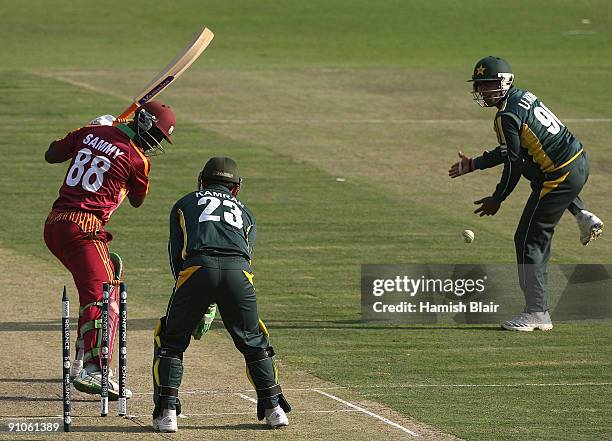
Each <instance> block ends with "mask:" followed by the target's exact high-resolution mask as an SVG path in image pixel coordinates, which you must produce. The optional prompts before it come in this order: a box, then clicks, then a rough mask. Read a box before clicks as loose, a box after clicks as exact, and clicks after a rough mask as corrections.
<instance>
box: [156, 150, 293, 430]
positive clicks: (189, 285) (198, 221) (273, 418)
mask: <svg viewBox="0 0 612 441" xmlns="http://www.w3.org/2000/svg"><path fill="white" fill-rule="evenodd" d="M241 184H242V178H241V177H240V172H239V170H238V165H237V164H236V162H235V161H234V160H233V159H231V158H227V157H215V158H211V159H210V160H209V161H208V162H207V163H206V165H205V166H204V168H203V170H202V171H201V173H200V175H199V178H198V190H197V191H192V192H191V193H188V194H187V195H185V196H184V197H182V198H181V199H179V200H178V201H177V202H176V204H174V207H173V208H172V211H171V212H170V240H169V244H168V253H169V255H170V265H171V269H172V272H173V275H174V278H175V281H176V283H175V286H174V292H173V293H172V296H171V297H170V301H169V302H168V308H167V309H166V315H165V316H164V317H162V318H161V319H160V321H159V323H158V326H157V329H156V330H155V340H154V359H153V369H152V371H153V372H152V373H153V401H154V403H155V409H154V410H153V429H154V430H159V431H161V432H176V431H177V430H178V426H177V415H180V413H181V402H180V400H179V386H180V385H181V380H182V377H183V353H184V352H185V350H186V349H187V347H188V346H189V343H190V340H191V337H192V335H193V337H194V338H196V339H199V338H200V337H201V336H202V333H203V332H205V331H206V330H207V329H208V326H209V325H210V322H211V320H212V317H214V314H215V310H214V306H213V308H212V310H211V306H212V305H213V304H215V303H216V305H217V307H218V308H219V311H220V312H221V315H222V318H223V324H224V325H225V328H226V329H227V331H228V332H229V333H230V336H231V337H232V340H233V341H234V345H235V346H236V348H237V349H238V350H239V351H240V352H241V353H242V355H243V356H244V360H245V363H246V369H247V376H248V378H249V380H250V381H251V383H252V384H253V386H254V387H255V391H256V392H257V417H258V419H259V420H263V419H264V418H265V420H266V423H267V424H268V425H269V426H270V427H272V428H277V427H282V426H286V425H288V424H289V420H288V418H287V415H286V413H285V412H289V411H290V410H291V407H290V406H289V403H287V401H286V400H285V397H284V396H283V393H282V390H281V386H280V384H278V372H277V370H276V365H275V363H274V360H273V356H274V349H273V348H272V346H270V341H269V333H268V330H267V329H266V326H265V325H264V324H263V322H262V321H261V320H260V319H259V315H258V312H257V301H256V297H255V288H254V286H253V272H252V269H251V265H250V262H251V258H252V256H253V245H254V242H255V217H254V216H253V213H252V212H251V211H250V210H249V208H248V207H247V206H246V205H245V204H244V203H243V202H241V201H240V200H239V199H238V198H237V197H236V196H237V195H238V192H239V191H240V187H241ZM203 324H204V325H203Z"/></svg>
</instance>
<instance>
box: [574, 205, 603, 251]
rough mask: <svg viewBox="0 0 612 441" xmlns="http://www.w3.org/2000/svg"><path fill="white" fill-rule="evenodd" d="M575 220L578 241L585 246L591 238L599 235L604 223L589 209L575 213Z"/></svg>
mask: <svg viewBox="0 0 612 441" xmlns="http://www.w3.org/2000/svg"><path fill="white" fill-rule="evenodd" d="M576 222H578V228H579V229H580V243H582V245H585V246H586V245H588V244H589V243H590V242H591V241H592V240H595V239H597V238H598V237H599V236H601V232H602V231H603V227H604V223H603V222H602V220H601V219H600V218H598V217H597V216H595V215H594V214H593V213H591V212H590V211H587V210H581V211H580V213H578V214H577V215H576Z"/></svg>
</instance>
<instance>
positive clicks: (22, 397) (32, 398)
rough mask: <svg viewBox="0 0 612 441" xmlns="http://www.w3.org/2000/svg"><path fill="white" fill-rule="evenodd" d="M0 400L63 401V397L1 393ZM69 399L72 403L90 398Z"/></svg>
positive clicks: (87, 401)
mask: <svg viewBox="0 0 612 441" xmlns="http://www.w3.org/2000/svg"><path fill="white" fill-rule="evenodd" d="M1 401H20V402H22V401H33V402H39V401H57V402H61V401H63V399H62V398H61V397H26V396H10V395H2V396H0V402H1ZM70 401H72V402H73V403H74V402H76V403H91V402H92V400H83V399H73V398H71V399H70Z"/></svg>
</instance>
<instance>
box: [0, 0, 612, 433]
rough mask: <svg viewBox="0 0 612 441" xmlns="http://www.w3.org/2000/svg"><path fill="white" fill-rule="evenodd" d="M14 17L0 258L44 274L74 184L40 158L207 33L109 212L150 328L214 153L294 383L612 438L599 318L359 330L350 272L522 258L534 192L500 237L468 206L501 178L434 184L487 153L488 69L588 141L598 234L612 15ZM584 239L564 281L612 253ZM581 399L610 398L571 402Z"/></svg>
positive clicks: (563, 246)
mask: <svg viewBox="0 0 612 441" xmlns="http://www.w3.org/2000/svg"><path fill="white" fill-rule="evenodd" d="M6 3H10V7H7V8H3V9H4V11H3V12H2V13H1V14H2V21H3V26H2V27H1V28H0V38H1V39H2V41H3V42H4V44H3V46H2V47H0V55H2V60H3V63H2V66H1V67H0V70H1V71H2V76H1V77H0V89H1V90H2V96H3V99H2V100H0V128H2V134H3V136H2V138H1V139H0V147H1V149H2V152H3V153H4V155H5V160H4V161H2V162H1V163H0V189H1V191H2V195H3V202H4V203H3V204H2V205H1V206H0V215H1V216H2V223H1V225H2V226H1V229H0V245H1V246H2V247H6V248H12V249H15V250H16V251H18V252H19V253H20V254H21V255H22V256H23V259H24V261H27V260H28V257H29V256H37V257H42V258H44V259H46V260H48V261H49V262H53V261H54V260H53V257H52V256H51V255H50V253H48V251H47V250H46V249H45V247H44V243H43V242H42V223H43V221H44V218H45V216H46V214H47V212H48V209H49V207H50V205H51V203H52V201H53V200H54V198H55V196H56V194H57V189H58V187H59V184H60V182H61V180H62V178H63V176H64V173H65V170H66V167H65V165H61V166H50V165H47V164H45V163H44V160H43V151H44V150H45V149H46V146H47V145H48V143H49V141H50V140H52V139H54V138H55V137H58V136H62V135H63V134H64V133H65V132H66V131H68V130H70V129H72V128H74V127H77V126H79V125H82V124H83V123H84V122H87V121H88V120H89V119H91V118H92V117H94V116H97V115H99V114H103V113H118V112H119V111H120V110H121V109H122V108H123V107H124V106H125V105H126V104H127V103H128V100H127V98H128V97H129V96H131V95H132V94H133V93H134V92H135V91H137V90H139V88H140V87H141V86H142V85H143V84H144V83H146V82H147V81H148V80H149V79H150V77H151V76H152V75H154V74H155V73H156V72H157V71H158V70H159V69H160V67H161V66H163V65H164V64H165V63H166V62H167V60H169V59H171V58H172V57H173V56H174V54H175V52H176V51H177V49H178V48H180V47H181V46H182V45H184V43H185V41H187V40H188V39H189V37H190V34H191V33H192V32H193V31H195V29H196V28H197V27H198V26H200V25H201V24H203V23H204V24H206V25H208V26H210V27H211V29H213V30H214V31H215V33H216V38H215V40H214V41H213V43H212V45H211V47H210V48H209V49H208V50H207V51H206V52H205V54H204V56H203V58H202V59H201V60H199V61H198V62H197V63H196V64H195V65H194V66H193V67H192V68H191V69H190V70H189V71H188V72H187V73H186V74H185V76H184V77H183V78H181V79H180V80H179V81H178V82H177V83H176V84H175V85H173V86H172V88H171V89H170V90H168V91H167V92H164V95H163V96H162V99H164V100H165V101H167V102H168V103H170V104H171V105H172V106H173V107H174V108H175V109H176V113H177V118H178V124H177V130H176V133H175V135H174V138H175V140H176V142H175V145H174V146H172V147H169V148H168V153H167V154H166V155H164V156H163V157H157V158H153V166H152V168H153V171H152V184H151V194H150V196H149V198H148V200H147V201H146V202H145V204H144V206H143V207H142V208H140V209H138V210H133V209H131V208H130V207H128V206H124V207H122V208H121V209H120V210H118V211H117V213H115V214H114V215H113V219H112V221H111V223H110V225H109V230H110V231H111V232H112V233H113V234H114V235H115V237H116V240H115V241H114V242H113V243H112V248H113V249H114V250H115V251H118V252H119V253H120V254H121V255H122V256H123V257H124V258H125V260H126V262H127V264H128V271H129V283H130V294H131V295H132V298H133V299H134V303H140V304H143V305H144V304H145V303H146V304H154V305H158V307H159V311H160V313H161V312H162V311H163V309H164V307H165V303H166V301H167V298H168V294H169V291H170V287H171V276H170V273H169V269H168V266H167V257H166V252H165V248H166V238H167V217H168V212H169V209H170V207H171V206H172V204H173V202H174V201H175V200H176V199H177V198H178V197H180V196H181V195H182V194H184V193H186V192H187V191H189V190H190V189H191V188H193V187H194V185H195V177H196V176H197V173H198V171H199V169H200V168H201V166H202V164H203V162H204V160H205V159H206V158H207V157H209V156H211V155H216V154H227V155H230V156H232V157H234V158H235V159H237V161H238V163H239V164H240V165H241V168H242V170H243V173H244V175H245V178H246V179H245V185H244V189H243V192H242V193H241V197H242V199H243V200H244V201H245V202H246V203H247V204H249V205H250V206H251V207H252V208H253V210H254V212H255V214H256V216H257V219H258V224H259V228H258V230H259V231H258V243H257V245H256V256H255V262H254V268H255V271H256V279H255V280H256V286H257V288H258V292H259V302H260V309H261V313H262V317H263V318H264V319H267V321H268V323H269V325H270V328H271V331H272V333H273V339H274V343H275V346H276V347H277V349H278V352H279V353H280V354H282V357H283V360H284V361H285V362H286V363H290V364H291V365H292V366H298V367H300V368H303V369H304V370H307V371H309V372H312V373H314V374H316V375H317V376H319V377H321V378H324V379H326V380H330V381H333V382H335V383H337V384H340V385H342V386H347V387H350V388H353V389H354V390H356V391H358V392H359V393H360V394H361V395H363V396H365V397H367V398H370V399H373V400H376V401H379V402H381V403H384V404H386V405H388V406H390V407H393V408H394V409H396V410H398V411H401V412H403V413H405V414H407V415H410V416H412V417H414V418H416V419H418V420H422V421H424V422H427V423H430V424H433V425H435V426H437V427H439V428H441V429H442V430H444V431H447V432H452V433H454V434H456V435H458V436H460V437H463V438H466V439H470V440H472V439H473V440H490V439H517V440H518V439H525V438H526V437H530V438H531V439H560V438H564V439H585V440H586V439H597V438H600V439H601V438H604V437H605V436H606V435H607V434H608V433H609V432H610V431H611V430H612V427H611V424H610V420H609V418H607V415H609V414H610V412H612V405H611V404H610V403H612V386H610V383H611V382H612V349H610V337H609V336H610V335H611V332H612V325H610V323H609V322H603V323H574V324H559V325H558V326H557V327H556V328H555V330H554V331H553V332H551V333H547V334H542V333H538V334H530V335H523V334H520V335H517V334H513V333H504V332H499V331H497V330H496V329H495V328H494V327H493V326H482V327H472V328H470V327H458V328H449V327H436V326H423V327H409V326H405V327H384V326H372V325H365V324H361V323H360V322H359V321H360V310H359V308H360V303H359V269H360V265H361V264H362V263H408V262H428V263H430V262H431V263H438V262H439V263H442V262H448V263H468V262H469V263H474V262H512V261H513V260H514V256H513V241H512V236H513V232H514V228H515V225H516V222H517V220H518V217H519V215H520V211H521V209H522V204H523V202H524V200H525V199H526V197H527V194H528V193H527V191H528V189H527V186H526V185H525V184H524V183H522V184H521V185H520V186H519V187H518V188H517V189H516V190H515V193H514V194H513V195H512V196H511V197H510V199H509V200H508V201H507V202H506V203H504V206H503V207H502V210H501V211H500V213H499V214H498V215H497V216H496V217H494V218H487V219H480V218H477V217H475V216H473V215H472V214H471V211H472V201H473V200H475V199H477V198H480V197H482V196H485V195H487V194H489V193H490V192H491V191H492V189H493V187H494V185H495V184H496V182H497V180H498V176H499V174H498V170H494V171H488V172H486V173H481V174H480V176H479V175H478V174H473V175H470V176H468V177H465V178H464V179H461V180H459V181H456V182H452V183H451V182H450V180H449V179H448V178H447V176H446V170H447V169H448V166H449V164H450V163H451V162H452V161H453V160H454V156H455V155H456V153H455V152H456V150H458V149H463V150H464V151H465V152H467V153H471V154H478V153H479V152H481V151H482V150H483V149H484V148H485V147H486V146H491V145H494V143H495V139H494V135H493V132H492V121H491V117H492V113H491V112H490V111H487V110H482V109H480V108H478V106H477V105H475V104H474V103H473V102H472V101H471V96H470V94H469V93H468V86H467V85H466V83H465V80H466V79H467V78H468V77H469V74H470V72H471V68H472V64H473V63H474V61H475V60H476V59H478V58H479V57H480V56H483V55H488V54H490V53H491V54H499V55H501V56H504V57H506V58H508V59H509V61H510V62H511V63H512V65H513V67H514V70H515V73H516V75H517V80H516V81H517V84H518V85H519V86H523V87H526V88H529V89H532V90H533V91H534V92H535V93H536V94H538V95H539V96H540V97H542V99H543V100H544V101H545V103H546V104H547V105H548V106H549V107H550V108H551V109H552V110H553V111H554V112H555V113H556V114H557V115H558V116H559V117H560V118H561V119H562V120H564V121H566V123H567V125H568V126H569V127H570V128H571V129H572V130H573V131H574V132H575V133H576V134H577V135H578V136H579V137H580V138H581V139H582V140H583V141H584V144H585V146H586V148H587V149H588V152H589V155H590V159H591V176H590V179H589V183H588V184H587V187H586V188H585V190H584V196H585V199H586V201H587V204H588V206H589V207H591V208H592V210H593V211H595V212H597V213H598V214H599V215H600V216H601V217H602V218H604V220H607V219H612V207H611V206H610V204H609V194H610V190H611V188H610V184H609V173H610V169H611V167H612V154H611V153H610V145H609V139H611V137H612V122H611V119H610V118H612V115H611V114H610V109H609V102H610V99H611V98H612V92H611V91H610V90H609V87H608V82H609V78H610V74H611V73H612V48H611V45H610V39H611V31H610V29H612V19H611V15H610V14H611V13H610V8H609V7H608V5H607V2H605V1H588V2H587V1H577V2H572V4H571V5H568V4H567V2H565V1H547V2H543V3H542V4H539V5H530V7H531V9H525V8H522V7H519V5H520V4H522V3H518V2H485V1H475V2H470V5H469V7H468V6H463V5H462V6H459V4H458V3H456V2H450V1H432V2H427V3H423V2H412V1H410V2H403V1H388V2H365V1H352V2H349V1H342V2H341V1H332V2H330V1H327V2H322V1H311V2H307V3H303V2H297V1H291V2H280V3H278V2H269V1H265V2H258V3H257V4H254V3H252V2H246V1H236V2H231V6H228V5H227V4H226V3H227V2H195V1H190V2H178V3H177V4H178V7H176V9H174V10H172V11H170V10H169V9H168V10H165V9H163V7H162V6H153V7H151V6H150V5H149V3H146V4H147V5H149V6H147V7H145V6H144V5H145V3H144V2H139V1H136V2H130V3H129V4H123V3H119V2H115V3H113V2H107V3H105V5H106V7H107V10H106V11H104V12H102V13H98V14H95V15H94V14H93V13H92V11H90V10H88V9H86V7H85V6H84V4H83V5H82V6H78V5H77V6H75V5H74V4H73V2H67V1H66V2H61V1H58V2H54V5H55V9H53V10H52V11H49V10H48V7H46V8H44V9H43V5H47V3H46V2H42V1H38V2H27V3H23V2H13V1H10V2H6ZM113 4H114V5H115V6H117V7H116V8H112V7H111V6H112V5H113ZM8 11H10V12H8ZM551 11H552V12H551ZM584 18H586V19H589V20H590V23H589V24H584V23H583V22H582V19H584ZM337 177H342V178H345V179H346V181H344V182H337V181H336V178H337ZM466 227H470V228H472V229H473V230H474V231H475V232H476V241H475V242H474V243H473V244H472V245H471V246H463V244H461V243H460V240H459V232H460V231H461V230H462V229H463V228H466ZM577 236H578V234H577V229H576V227H575V225H574V222H573V220H572V219H570V218H569V216H566V217H565V218H564V219H563V220H562V222H561V224H560V226H559V229H558V231H557V233H556V237H555V241H554V249H553V261H554V262H557V263H575V262H593V263H610V262H612V248H611V247H610V246H609V244H608V243H607V240H608V239H607V238H604V239H603V240H602V241H599V242H596V243H594V244H593V245H592V246H589V247H588V248H586V249H585V248H583V247H581V246H580V245H579V243H578V238H577ZM7 295H8V293H5V292H3V293H2V296H3V298H4V297H5V296H7ZM215 332H217V331H215ZM339 354H341V356H339ZM4 361H5V360H2V362H4ZM526 383H537V384H556V385H557V386H527V385H525V384H526ZM584 383H599V384H601V383H608V385H600V386H592V385H591V386H585V385H582V386H578V385H577V384H584ZM419 385H429V386H428V387H422V386H419ZM454 385H455V386H454ZM456 385H488V386H482V387H459V386H456ZM493 385H495V386H493Z"/></svg>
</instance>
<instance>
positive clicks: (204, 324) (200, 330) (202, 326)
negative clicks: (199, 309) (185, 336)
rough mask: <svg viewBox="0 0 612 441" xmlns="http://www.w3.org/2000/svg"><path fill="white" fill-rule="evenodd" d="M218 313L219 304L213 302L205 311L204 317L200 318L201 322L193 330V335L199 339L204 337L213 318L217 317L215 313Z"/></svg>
mask: <svg viewBox="0 0 612 441" xmlns="http://www.w3.org/2000/svg"><path fill="white" fill-rule="evenodd" d="M216 314H217V304H216V303H213V304H212V305H210V306H209V307H208V309H207V310H206V312H205V313H204V317H202V320H200V323H198V325H197V326H196V327H195V329H194V330H193V331H192V332H191V335H192V336H193V338H194V339H195V340H199V339H201V338H202V336H203V335H204V334H206V332H207V331H208V330H209V329H210V325H212V322H213V320H214V319H215V315H216Z"/></svg>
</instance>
